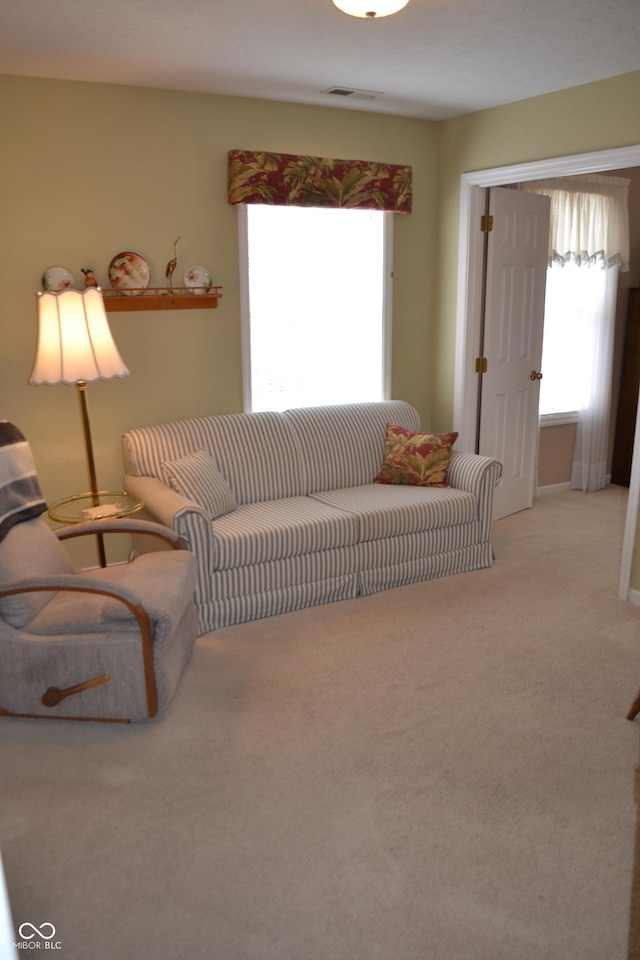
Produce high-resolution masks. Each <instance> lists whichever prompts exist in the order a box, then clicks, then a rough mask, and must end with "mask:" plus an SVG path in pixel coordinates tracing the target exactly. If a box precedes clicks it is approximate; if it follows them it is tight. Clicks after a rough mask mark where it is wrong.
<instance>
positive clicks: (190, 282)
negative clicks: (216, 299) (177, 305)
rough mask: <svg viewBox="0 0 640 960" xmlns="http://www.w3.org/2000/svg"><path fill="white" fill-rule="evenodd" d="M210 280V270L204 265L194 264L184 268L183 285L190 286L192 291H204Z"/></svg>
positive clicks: (209, 284)
mask: <svg viewBox="0 0 640 960" xmlns="http://www.w3.org/2000/svg"><path fill="white" fill-rule="evenodd" d="M212 282H213V280H212V278H211V271H210V270H207V268H206V267H200V266H198V265H196V266H195V267H189V269H188V270H185V274H184V285H185V287H191V288H192V290H193V293H206V292H207V290H208V289H209V287H210V286H211V284H212Z"/></svg>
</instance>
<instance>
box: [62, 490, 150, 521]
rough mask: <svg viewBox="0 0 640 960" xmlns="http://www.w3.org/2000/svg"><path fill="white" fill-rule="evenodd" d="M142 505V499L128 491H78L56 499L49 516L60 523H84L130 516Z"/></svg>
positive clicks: (140, 508)
mask: <svg viewBox="0 0 640 960" xmlns="http://www.w3.org/2000/svg"><path fill="white" fill-rule="evenodd" d="M142 507H143V503H142V500H138V498H137V497H132V496H130V495H129V494H128V493H124V492H122V493H118V492H115V491H112V490H99V491H98V493H77V494H75V495H74V496H72V497H61V498H60V500H55V501H54V502H53V503H52V504H51V506H50V507H49V516H50V517H51V519H52V520H57V521H58V523H84V521H85V520H112V519H114V518H115V517H130V516H131V515H132V514H133V513H137V512H138V511H139V510H142Z"/></svg>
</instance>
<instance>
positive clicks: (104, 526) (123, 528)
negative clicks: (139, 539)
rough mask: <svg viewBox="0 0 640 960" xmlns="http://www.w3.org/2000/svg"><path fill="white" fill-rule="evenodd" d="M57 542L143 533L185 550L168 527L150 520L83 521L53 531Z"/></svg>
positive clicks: (176, 548) (184, 546)
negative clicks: (111, 534) (89, 536)
mask: <svg viewBox="0 0 640 960" xmlns="http://www.w3.org/2000/svg"><path fill="white" fill-rule="evenodd" d="M53 532H54V533H55V535H56V537H57V538H58V540H70V539H72V538H73V537H85V536H87V535H91V536H95V535H96V534H98V533H143V534H144V535H145V536H149V537H158V538H159V539H160V540H164V541H165V543H168V544H169V545H170V546H171V547H172V549H173V550H186V549H187V545H186V543H185V542H184V540H183V539H182V538H181V537H180V536H179V535H178V534H177V533H176V532H175V530H172V529H171V528H170V527H165V526H164V524H162V523H154V522H153V521H151V520H133V519H129V518H128V517H123V518H121V519H113V520H85V521H84V522H83V523H73V524H69V525H68V526H66V527H58V528H57V529H56V530H54V531H53Z"/></svg>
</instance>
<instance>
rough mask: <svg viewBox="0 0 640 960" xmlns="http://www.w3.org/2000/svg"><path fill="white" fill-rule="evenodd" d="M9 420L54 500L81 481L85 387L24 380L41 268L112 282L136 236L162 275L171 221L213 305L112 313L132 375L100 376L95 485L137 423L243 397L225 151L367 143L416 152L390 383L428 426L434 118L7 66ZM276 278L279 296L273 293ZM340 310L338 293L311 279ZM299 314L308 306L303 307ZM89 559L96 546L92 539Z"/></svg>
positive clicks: (1, 108) (370, 152) (4, 366)
mask: <svg viewBox="0 0 640 960" xmlns="http://www.w3.org/2000/svg"><path fill="white" fill-rule="evenodd" d="M0 128H1V129H2V132H3V136H2V141H3V142H2V149H1V150H0V183H1V184H2V195H3V200H2V221H1V222H2V256H1V259H0V263H1V265H2V283H1V284H0V331H1V340H2V345H3V348H2V355H1V357H0V397H1V401H2V402H1V406H0V417H3V418H6V419H9V420H12V421H13V422H15V423H16V424H17V425H18V426H19V427H20V428H21V429H22V430H23V432H24V433H25V434H26V436H27V437H28V439H29V440H30V442H31V444H32V446H33V450H34V454H35V457H36V462H37V466H38V470H39V473H40V477H41V481H42V484H43V489H44V494H45V497H46V498H47V499H48V500H49V501H51V500H53V499H55V498H57V497H60V496H63V495H66V494H70V493H74V492H79V491H82V490H85V489H86V487H87V480H86V469H85V461H84V450H83V446H82V433H81V424H80V416H79V407H78V401H77V397H76V391H75V388H72V387H62V386H58V387H37V388H36V387H31V386H29V385H28V384H27V378H28V376H29V373H30V370H31V364H32V361H33V353H34V347H35V336H36V307H35V293H36V291H37V290H38V289H39V288H40V283H41V279H40V278H41V275H42V271H43V269H44V268H46V267H48V266H51V265H61V266H65V267H67V268H68V269H69V270H71V271H72V272H73V273H74V274H75V276H76V278H77V280H78V281H80V280H82V274H81V270H80V268H81V267H93V268H94V270H95V272H96V276H97V278H98V281H99V282H100V283H102V284H104V285H107V276H106V271H107V267H108V264H109V262H110V260H111V258H112V257H113V256H114V255H115V254H116V253H118V252H120V251H122V250H134V251H136V252H138V253H141V254H142V255H143V256H144V257H146V258H147V259H148V261H149V262H150V264H151V267H152V271H153V278H152V284H155V285H161V284H162V282H163V280H164V269H165V265H166V263H167V261H168V260H169V258H170V257H171V256H172V254H173V250H172V241H173V240H174V239H175V238H176V237H177V236H179V235H181V237H182V240H181V242H180V244H179V247H178V253H179V264H178V268H177V271H176V274H175V276H176V278H178V277H181V276H182V272H183V271H184V269H185V267H187V266H188V265H190V264H193V263H202V264H205V265H207V266H209V267H210V268H211V269H212V271H213V274H214V278H215V282H216V283H218V284H221V285H222V286H223V288H224V289H223V299H222V301H221V302H220V305H219V307H218V309H217V310H207V311H205V310H203V311H176V312H173V311H169V312H155V313H152V312H149V313H131V314H127V313H121V314H112V315H110V323H111V328H112V331H113V334H114V337H115V340H116V343H117V344H118V347H119V349H120V352H121V353H122V356H123V359H124V360H125V363H126V364H127V366H128V367H129V370H130V372H131V375H130V376H129V377H127V378H126V379H124V380H118V381H110V382H104V383H96V384H91V385H89V387H88V391H87V394H88V401H89V411H90V416H91V423H92V429H93V439H94V445H95V452H96V467H97V473H98V482H99V485H100V486H101V487H102V488H105V489H107V488H113V489H118V488H119V487H120V486H121V484H122V463H121V455H120V437H121V434H122V433H123V432H124V431H125V430H126V429H128V428H129V427H132V426H137V425H141V424H149V423H154V422H161V421H164V420H172V419H177V418H183V417H193V416H200V415H206V414H215V413H225V412H232V411H237V410H240V409H241V405H242V383H241V348H240V307H239V277H238V238H237V214H236V210H235V209H234V208H233V207H231V206H229V204H228V202H227V198H226V160H227V151H228V150H229V149H232V148H245V149H264V150H272V151H280V152H285V153H309V154H318V155H322V156H335V157H340V158H342V157H344V158H363V159H371V160H380V161H385V162H389V163H402V164H411V165H412V167H413V181H414V204H413V214H412V215H411V216H397V217H396V218H394V224H395V271H394V304H393V307H394V327H393V365H392V371H393V372H392V390H393V395H394V397H400V398H403V399H406V400H408V401H410V402H411V403H413V404H414V405H415V406H416V407H417V408H418V409H419V410H420V413H421V416H422V418H423V422H424V423H425V424H427V425H429V424H430V405H431V385H430V383H429V380H428V378H427V376H426V367H427V366H428V359H427V358H428V357H429V356H430V354H431V352H432V350H433V344H432V340H431V331H432V330H433V326H434V319H435V301H434V296H433V290H434V288H435V223H436V188H437V128H436V125H435V124H430V123H425V122H422V121H418V120H408V119H404V118H397V117H383V116H378V115H374V114H370V113H360V112H352V111H346V110H340V109H329V108H327V109H325V108H318V107H304V106H299V105H292V104H284V103H272V102H267V101H259V100H249V99H239V98H229V97H216V96H210V95H200V94H188V93H177V92H169V91H162V90H150V89H143V88H131V87H119V86H109V85H99V84H84V83H67V82H59V81H48V80H39V79H31V78H16V77H0ZM277 293H278V292H277V290H275V291H274V296H276V297H277ZM316 295H317V296H320V297H323V298H324V299H325V302H326V309H327V310H328V311H329V310H331V302H332V292H331V290H318V291H317V292H316ZM301 322H304V318H301ZM91 557H93V553H92V554H91Z"/></svg>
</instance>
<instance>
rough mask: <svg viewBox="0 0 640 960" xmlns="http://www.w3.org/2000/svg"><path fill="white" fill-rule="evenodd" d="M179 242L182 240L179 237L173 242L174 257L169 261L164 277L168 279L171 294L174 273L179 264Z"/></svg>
mask: <svg viewBox="0 0 640 960" xmlns="http://www.w3.org/2000/svg"><path fill="white" fill-rule="evenodd" d="M179 240H180V237H178V239H177V240H174V241H173V257H172V258H171V260H169V263H168V264H167V269H166V270H165V272H164V275H165V277H166V278H167V287H168V288H169V293H173V283H172V279H173V271H174V270H175V268H176V266H177V263H178V241H179Z"/></svg>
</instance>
